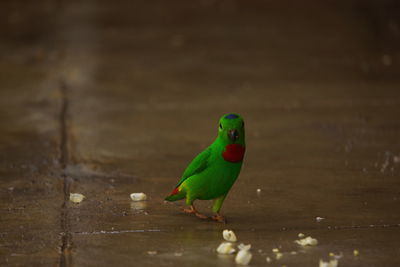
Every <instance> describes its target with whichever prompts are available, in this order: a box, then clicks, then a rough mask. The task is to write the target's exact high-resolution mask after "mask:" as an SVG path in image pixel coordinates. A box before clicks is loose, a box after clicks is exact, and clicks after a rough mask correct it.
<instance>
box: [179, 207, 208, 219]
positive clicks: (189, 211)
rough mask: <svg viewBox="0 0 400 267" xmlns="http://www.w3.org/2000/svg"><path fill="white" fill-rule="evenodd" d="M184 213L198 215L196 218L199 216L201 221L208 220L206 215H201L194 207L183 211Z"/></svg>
mask: <svg viewBox="0 0 400 267" xmlns="http://www.w3.org/2000/svg"><path fill="white" fill-rule="evenodd" d="M183 212H184V213H188V214H194V215H196V216H197V217H198V218H200V219H208V217H207V216H206V215H204V214H201V213H199V212H198V211H197V210H196V209H195V208H194V206H193V205H192V206H190V207H189V208H185V209H183Z"/></svg>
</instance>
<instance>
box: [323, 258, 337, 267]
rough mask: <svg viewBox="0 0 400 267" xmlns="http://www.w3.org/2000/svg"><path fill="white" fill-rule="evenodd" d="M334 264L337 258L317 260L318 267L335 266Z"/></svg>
mask: <svg viewBox="0 0 400 267" xmlns="http://www.w3.org/2000/svg"><path fill="white" fill-rule="evenodd" d="M336 266H338V260H337V259H333V260H330V261H323V260H319V267H336Z"/></svg>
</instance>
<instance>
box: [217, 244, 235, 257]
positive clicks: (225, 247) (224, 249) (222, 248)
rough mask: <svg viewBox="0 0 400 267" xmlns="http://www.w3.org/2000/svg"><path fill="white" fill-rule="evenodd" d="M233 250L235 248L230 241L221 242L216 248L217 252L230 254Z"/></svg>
mask: <svg viewBox="0 0 400 267" xmlns="http://www.w3.org/2000/svg"><path fill="white" fill-rule="evenodd" d="M235 251H236V250H235V249H234V248H233V246H232V243H229V242H223V243H221V244H220V245H219V246H218V248H217V252H218V253H219V254H232V253H234V252H235Z"/></svg>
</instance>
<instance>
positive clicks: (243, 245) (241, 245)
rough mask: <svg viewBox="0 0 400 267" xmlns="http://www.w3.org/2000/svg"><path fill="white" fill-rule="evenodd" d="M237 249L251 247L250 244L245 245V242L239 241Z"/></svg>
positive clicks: (248, 248)
mask: <svg viewBox="0 0 400 267" xmlns="http://www.w3.org/2000/svg"><path fill="white" fill-rule="evenodd" d="M238 249H240V250H250V249H251V245H250V244H248V245H245V244H243V243H240V244H239V245H238Z"/></svg>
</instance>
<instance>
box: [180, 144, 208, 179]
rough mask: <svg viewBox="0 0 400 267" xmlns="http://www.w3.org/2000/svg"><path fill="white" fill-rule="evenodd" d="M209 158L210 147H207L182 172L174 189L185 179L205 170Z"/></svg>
mask: <svg viewBox="0 0 400 267" xmlns="http://www.w3.org/2000/svg"><path fill="white" fill-rule="evenodd" d="M210 156H211V147H208V148H207V149H205V150H204V151H203V152H201V153H200V154H198V155H197V156H196V157H195V158H194V159H193V161H192V162H191V163H190V164H189V166H188V167H187V168H186V170H185V171H184V172H183V175H182V178H181V180H180V181H179V182H178V184H177V185H176V187H178V186H180V185H181V184H182V183H183V181H185V180H186V179H187V178H189V177H191V176H193V175H195V174H198V173H200V172H202V171H204V170H205V169H207V167H208V166H209V159H210Z"/></svg>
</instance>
